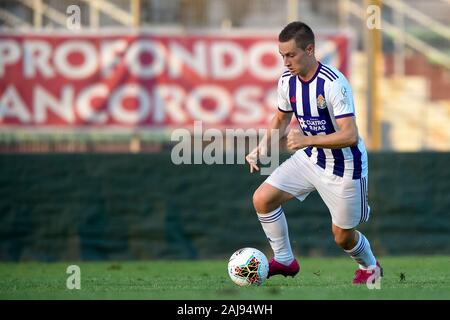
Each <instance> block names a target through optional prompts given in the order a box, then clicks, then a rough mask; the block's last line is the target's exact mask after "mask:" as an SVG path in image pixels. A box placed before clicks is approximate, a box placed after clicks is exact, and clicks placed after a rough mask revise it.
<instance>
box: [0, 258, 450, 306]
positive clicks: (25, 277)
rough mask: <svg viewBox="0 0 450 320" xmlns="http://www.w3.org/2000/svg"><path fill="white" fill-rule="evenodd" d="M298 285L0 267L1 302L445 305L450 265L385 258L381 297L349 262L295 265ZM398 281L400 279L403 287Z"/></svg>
mask: <svg viewBox="0 0 450 320" xmlns="http://www.w3.org/2000/svg"><path fill="white" fill-rule="evenodd" d="M299 262H300V264H301V268H302V269H301V272H300V274H299V275H297V276H296V277H295V278H284V277H282V276H275V277H272V278H271V279H269V280H267V281H266V283H264V285H262V286H260V287H238V286H236V285H235V284H234V283H232V282H231V280H230V279H229V277H228V274H227V263H228V261H227V260H226V259H224V260H198V261H164V260H158V261H137V262H73V263H68V262H65V263H38V262H22V263H0V299H2V300H5V299H121V300H122V299H123V300H125V299H126V300H128V299H149V300H165V299H170V300H197V299H198V300H209V299H215V300H234V299H241V300H255V299H256V300H259V299H264V300H265V299H268V300H273V299H285V300H293V299H295V300H301V299H320V300H322V299H421V300H424V299H439V300H442V299H445V300H448V299H450V257H448V256H417V257H384V258H380V262H381V263H382V266H383V267H384V272H385V276H384V278H383V280H382V282H381V288H380V289H379V290H377V289H373V290H369V289H368V288H367V287H366V286H353V285H351V280H352V278H353V273H354V270H355V267H356V264H355V263H354V262H353V261H352V260H351V259H350V258H347V257H340V258H300V259H299ZM71 264H76V265H78V266H79V267H80V270H81V289H80V290H77V289H72V290H69V289H67V287H66V281H67V278H68V277H69V276H70V275H69V274H67V273H66V269H67V267H68V266H69V265H71ZM401 274H403V275H404V277H403V279H402V277H401Z"/></svg>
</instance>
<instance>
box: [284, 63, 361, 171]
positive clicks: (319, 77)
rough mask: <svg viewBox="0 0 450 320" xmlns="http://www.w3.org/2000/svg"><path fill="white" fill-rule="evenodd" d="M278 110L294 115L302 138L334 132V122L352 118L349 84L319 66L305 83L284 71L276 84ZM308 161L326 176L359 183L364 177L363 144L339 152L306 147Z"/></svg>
mask: <svg viewBox="0 0 450 320" xmlns="http://www.w3.org/2000/svg"><path fill="white" fill-rule="evenodd" d="M278 109H279V110H280V111H282V112H294V115H295V116H296V118H297V120H298V123H299V126H300V129H301V130H302V131H303V133H304V134H305V135H318V134H331V133H333V132H336V131H337V130H338V126H337V124H336V119H339V118H344V117H353V116H355V106H354V102H353V94H352V89H351V87H350V84H349V83H348V81H347V79H346V78H345V76H344V75H343V74H342V73H341V72H339V70H337V69H336V68H334V67H332V66H328V65H324V64H321V63H320V62H319V67H318V68H317V71H316V73H315V74H314V76H313V77H312V78H311V79H310V80H309V81H307V82H305V81H303V80H301V79H300V78H299V77H297V76H294V75H292V74H291V73H290V72H289V71H286V72H284V73H283V74H282V76H281V77H280V80H279V81H278ZM303 151H304V152H305V153H306V154H307V155H308V157H309V158H310V160H311V161H313V162H314V163H315V164H317V165H318V166H319V167H321V168H322V169H324V170H325V171H326V172H327V173H329V174H333V175H336V176H339V177H344V176H345V177H351V178H352V179H360V178H361V177H365V176H367V173H368V161H367V152H366V148H365V146H364V143H363V141H362V139H361V137H359V139H358V145H357V146H353V147H346V148H340V149H326V148H316V147H306V148H303Z"/></svg>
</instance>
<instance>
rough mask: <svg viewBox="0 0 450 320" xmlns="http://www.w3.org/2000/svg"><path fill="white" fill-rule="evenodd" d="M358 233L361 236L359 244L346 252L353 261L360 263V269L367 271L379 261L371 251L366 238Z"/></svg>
mask: <svg viewBox="0 0 450 320" xmlns="http://www.w3.org/2000/svg"><path fill="white" fill-rule="evenodd" d="M356 232H357V233H358V235H359V237H358V238H359V239H358V243H357V244H356V246H355V247H354V248H353V249H351V250H344V251H345V252H347V253H348V254H349V255H350V257H351V258H352V259H353V260H355V261H356V262H357V263H359V268H360V269H364V270H367V269H369V268H372V267H374V266H376V264H377V260H376V259H375V256H374V255H373V253H372V250H371V249H370V244H369V241H368V240H367V238H366V237H364V235H363V234H362V233H361V232H359V231H356Z"/></svg>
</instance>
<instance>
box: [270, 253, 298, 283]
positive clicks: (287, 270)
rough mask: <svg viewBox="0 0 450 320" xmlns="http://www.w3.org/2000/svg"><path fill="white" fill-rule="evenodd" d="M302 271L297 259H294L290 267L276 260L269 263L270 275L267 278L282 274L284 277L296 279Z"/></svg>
mask: <svg viewBox="0 0 450 320" xmlns="http://www.w3.org/2000/svg"><path fill="white" fill-rule="evenodd" d="M299 271H300V266H299V264H298V262H297V260H296V259H294V260H293V261H292V262H291V263H290V264H289V265H288V266H285V265H284V264H282V263H279V262H278V261H276V260H275V259H274V258H272V259H270V261H269V273H268V275H267V278H270V277H271V276H275V275H277V274H282V275H283V276H285V277H287V276H291V277H294V276H295V275H296V274H297V273H298V272H299Z"/></svg>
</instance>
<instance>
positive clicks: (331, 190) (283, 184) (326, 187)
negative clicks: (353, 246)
mask: <svg viewBox="0 0 450 320" xmlns="http://www.w3.org/2000/svg"><path fill="white" fill-rule="evenodd" d="M265 182H267V183H268V184H270V185H272V186H274V187H275V188H277V189H279V190H282V191H285V192H288V193H290V194H292V195H293V196H294V197H296V198H297V199H299V200H300V201H303V200H305V198H306V197H307V196H308V195H309V194H310V193H311V192H312V191H314V190H317V192H319V195H320V197H321V198H322V199H323V201H324V202H325V204H326V205H327V207H328V209H329V210H330V214H331V219H332V222H333V224H335V225H336V226H338V227H339V228H342V229H351V228H354V227H356V226H357V225H358V224H360V223H362V222H366V221H367V220H368V219H369V214H370V207H369V204H368V184H367V182H368V179H367V176H366V177H362V178H361V179H356V180H353V179H351V178H348V177H338V176H335V175H333V174H327V173H325V171H324V170H323V169H322V168H320V167H319V166H317V165H316V164H314V163H312V162H311V160H310V159H309V158H308V156H307V155H306V154H305V152H304V151H303V150H298V151H297V152H295V153H294V154H293V155H292V156H291V157H290V158H289V159H288V160H286V161H285V162H283V163H282V164H281V165H280V166H279V167H278V168H276V169H275V171H274V172H272V174H271V175H270V176H269V177H268V178H267V179H266V181H265Z"/></svg>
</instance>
